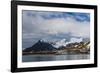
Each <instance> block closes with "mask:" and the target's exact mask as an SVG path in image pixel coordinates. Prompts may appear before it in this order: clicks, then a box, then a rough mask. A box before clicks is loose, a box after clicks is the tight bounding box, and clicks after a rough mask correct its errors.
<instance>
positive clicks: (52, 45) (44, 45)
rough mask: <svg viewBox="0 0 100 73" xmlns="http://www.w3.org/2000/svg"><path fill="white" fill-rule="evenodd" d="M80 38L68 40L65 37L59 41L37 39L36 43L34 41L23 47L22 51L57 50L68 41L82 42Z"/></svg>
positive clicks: (68, 42)
mask: <svg viewBox="0 0 100 73" xmlns="http://www.w3.org/2000/svg"><path fill="white" fill-rule="evenodd" d="M82 41H83V39H82V38H71V39H70V41H67V40H66V39H62V40H60V41H56V42H50V41H47V40H39V41H38V42H37V43H35V44H34V45H33V46H31V47H29V48H26V49H24V52H26V51H27V52H29V51H53V50H57V49H59V48H60V47H66V46H67V45H68V44H70V43H80V42H82Z"/></svg>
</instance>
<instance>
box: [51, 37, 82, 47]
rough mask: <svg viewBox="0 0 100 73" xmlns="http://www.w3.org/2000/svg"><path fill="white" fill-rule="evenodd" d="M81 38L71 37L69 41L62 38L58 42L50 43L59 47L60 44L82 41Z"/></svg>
mask: <svg viewBox="0 0 100 73" xmlns="http://www.w3.org/2000/svg"><path fill="white" fill-rule="evenodd" d="M82 41H83V39H82V38H71V39H70V41H66V39H62V40H60V41H58V42H56V43H55V44H52V46H54V47H55V48H59V47H61V46H66V45H67V44H69V43H75V42H76V43H79V42H82Z"/></svg>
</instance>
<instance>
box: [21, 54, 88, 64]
mask: <svg viewBox="0 0 100 73" xmlns="http://www.w3.org/2000/svg"><path fill="white" fill-rule="evenodd" d="M89 58H90V55H89V54H78V55H77V54H75V55H24V56H22V62H39V61H57V60H81V59H89Z"/></svg>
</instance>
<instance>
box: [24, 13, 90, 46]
mask: <svg viewBox="0 0 100 73" xmlns="http://www.w3.org/2000/svg"><path fill="white" fill-rule="evenodd" d="M89 17H90V16H89V14H87V13H86V14H85V13H74V12H73V13H67V12H66V13H64V12H39V11H38V12H37V11H23V21H22V22H23V43H24V42H32V43H33V42H35V41H37V40H39V39H47V40H55V39H56V40H57V39H60V38H61V39H62V38H66V37H67V36H68V35H70V36H74V37H85V38H87V37H88V38H89V37H90V18H89ZM58 37H60V38H58ZM24 45H25V44H24Z"/></svg>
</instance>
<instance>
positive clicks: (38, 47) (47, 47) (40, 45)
mask: <svg viewBox="0 0 100 73" xmlns="http://www.w3.org/2000/svg"><path fill="white" fill-rule="evenodd" d="M53 50H56V48H55V47H53V46H52V45H51V44H50V43H48V42H45V41H44V40H39V41H38V42H37V43H35V44H34V45H33V46H32V47H29V48H26V49H25V50H24V51H23V52H30V51H53Z"/></svg>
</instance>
